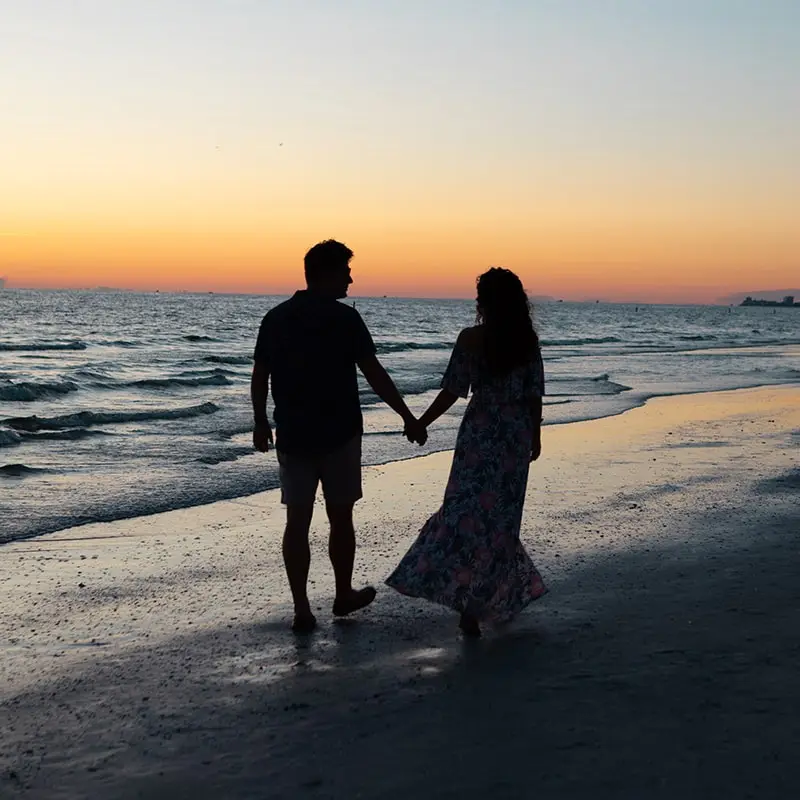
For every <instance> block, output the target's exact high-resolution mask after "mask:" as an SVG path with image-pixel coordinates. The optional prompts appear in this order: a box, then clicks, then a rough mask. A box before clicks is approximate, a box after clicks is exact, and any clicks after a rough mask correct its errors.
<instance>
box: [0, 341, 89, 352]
mask: <svg viewBox="0 0 800 800" xmlns="http://www.w3.org/2000/svg"><path fill="white" fill-rule="evenodd" d="M86 347H87V345H86V342H81V341H74V342H33V343H30V344H18V343H16V342H0V351H4V352H9V353H28V352H39V351H45V350H85V349H86Z"/></svg>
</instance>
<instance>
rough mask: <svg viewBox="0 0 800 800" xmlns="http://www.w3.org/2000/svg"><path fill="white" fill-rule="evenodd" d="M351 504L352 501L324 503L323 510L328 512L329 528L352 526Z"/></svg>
mask: <svg viewBox="0 0 800 800" xmlns="http://www.w3.org/2000/svg"><path fill="white" fill-rule="evenodd" d="M353 505H354V503H344V504H340V503H325V510H326V511H327V512H328V521H329V522H330V524H331V529H333V530H336V529H341V528H352V527H353Z"/></svg>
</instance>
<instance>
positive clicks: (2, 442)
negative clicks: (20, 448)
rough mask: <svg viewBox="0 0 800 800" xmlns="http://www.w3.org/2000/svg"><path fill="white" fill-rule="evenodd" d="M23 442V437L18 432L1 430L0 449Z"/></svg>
mask: <svg viewBox="0 0 800 800" xmlns="http://www.w3.org/2000/svg"><path fill="white" fill-rule="evenodd" d="M21 441H22V437H21V436H20V435H19V434H18V433H17V432H16V431H3V430H0V447H13V446H14V445H17V444H19V443H20V442H21Z"/></svg>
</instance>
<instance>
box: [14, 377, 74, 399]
mask: <svg viewBox="0 0 800 800" xmlns="http://www.w3.org/2000/svg"><path fill="white" fill-rule="evenodd" d="M77 390H78V386H77V384H74V383H72V381H49V382H45V383H33V382H27V381H22V382H20V383H13V382H12V383H8V384H5V385H3V386H0V400H9V401H12V402H31V401H33V400H40V399H41V398H43V397H49V396H52V395H58V394H69V393H70V392H76V391H77Z"/></svg>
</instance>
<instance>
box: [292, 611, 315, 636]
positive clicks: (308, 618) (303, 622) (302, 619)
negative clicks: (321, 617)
mask: <svg viewBox="0 0 800 800" xmlns="http://www.w3.org/2000/svg"><path fill="white" fill-rule="evenodd" d="M316 627H317V618H316V617H315V616H314V615H313V614H312V613H311V612H310V611H306V612H303V613H302V614H295V615H294V620H293V621H292V630H293V631H294V632H295V633H311V631H313V630H314V628H316Z"/></svg>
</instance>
